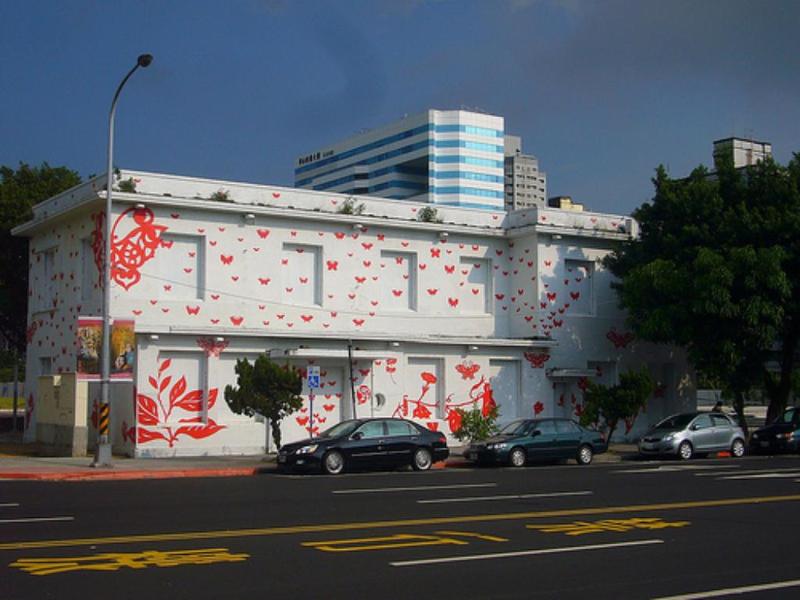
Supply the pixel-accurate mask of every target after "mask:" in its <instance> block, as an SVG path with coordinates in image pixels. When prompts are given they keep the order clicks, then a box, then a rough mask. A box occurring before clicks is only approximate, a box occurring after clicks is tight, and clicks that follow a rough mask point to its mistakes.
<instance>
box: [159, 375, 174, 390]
mask: <svg viewBox="0 0 800 600" xmlns="http://www.w3.org/2000/svg"><path fill="white" fill-rule="evenodd" d="M170 381H172V377H164V379H163V380H162V381H161V385H160V386H159V388H158V391H159V393H162V392H163V391H164V390H165V389H167V386H169V382H170Z"/></svg>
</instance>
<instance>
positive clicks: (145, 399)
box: [136, 394, 158, 425]
mask: <svg viewBox="0 0 800 600" xmlns="http://www.w3.org/2000/svg"><path fill="white" fill-rule="evenodd" d="M136 405H137V409H138V415H137V422H138V423H139V425H158V405H157V404H156V401H155V400H153V399H152V398H150V397H149V396H145V395H144V394H139V395H137V396H136Z"/></svg>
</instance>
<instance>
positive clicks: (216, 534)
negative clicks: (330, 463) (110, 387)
mask: <svg viewBox="0 0 800 600" xmlns="http://www.w3.org/2000/svg"><path fill="white" fill-rule="evenodd" d="M797 501H800V494H790V495H786V496H756V497H750V498H725V499H720V500H695V501H688V502H665V503H660V504H632V505H629V506H596V507H588V508H573V509H566V510H544V511H533V512H519V513H500V514H483V515H466V516H449V517H428V518H421V519H398V520H395V521H363V522H354V523H323V524H319V525H290V526H283V527H262V528H257V529H232V530H219V531H194V532H185V533H156V534H143V535H118V536H109V537H95V538H75V539H63V540H34V541H28V542H7V543H2V544H0V550H22V549H29V548H64V547H74V546H99V545H109V544H136V543H142V542H172V541H183V540H210V539H224V538H244V537H258V536H271V535H288V534H298V533H320V532H327V531H350V530H359V529H386V528H389V527H416V526H421V525H422V526H426V525H453V524H456V523H458V524H463V523H491V522H499V521H518V520H523V519H547V518H555V517H576V516H587V515H603V514H619V513H636V512H653V511H660V510H679V509H690V508H716V507H722V506H746V505H751V504H768V503H775V502H797Z"/></svg>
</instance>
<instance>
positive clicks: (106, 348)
mask: <svg viewBox="0 0 800 600" xmlns="http://www.w3.org/2000/svg"><path fill="white" fill-rule="evenodd" d="M151 62H153V56H152V55H151V54H141V55H140V56H139V57H138V58H137V59H136V65H135V66H134V67H133V68H132V69H131V70H130V71H128V74H127V75H125V78H124V79H123V80H122V81H121V82H120V84H119V87H117V91H116V93H115V94H114V99H113V100H112V101H111V113H110V114H109V117H108V168H107V169H106V217H105V227H104V233H103V239H104V241H105V247H104V249H103V252H104V256H105V260H103V345H102V350H101V352H100V407H99V408H100V410H99V412H98V420H97V432H98V437H97V449H96V450H95V454H94V462H93V463H92V466H93V467H110V466H112V465H111V441H110V438H109V435H108V430H109V423H110V416H111V412H110V408H111V405H110V403H109V386H110V384H111V314H110V311H111V194H112V191H111V190H112V186H113V178H114V172H113V171H114V113H115V111H116V110H117V100H119V95H120V92H122V88H123V87H124V86H125V84H126V83H127V82H128V79H130V77H131V75H133V73H134V71H136V69H138V68H139V67H143V68H145V67H148V66H150V63H151Z"/></svg>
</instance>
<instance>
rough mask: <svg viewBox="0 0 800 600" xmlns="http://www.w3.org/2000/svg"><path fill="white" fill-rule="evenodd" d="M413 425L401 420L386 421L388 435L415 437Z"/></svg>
mask: <svg viewBox="0 0 800 600" xmlns="http://www.w3.org/2000/svg"><path fill="white" fill-rule="evenodd" d="M411 429H412V428H411V425H409V424H408V423H406V422H405V421H400V420H392V421H386V431H387V435H390V436H391V435H395V436H399V435H414V434H415V433H416V432H414V431H412V430H411Z"/></svg>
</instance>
